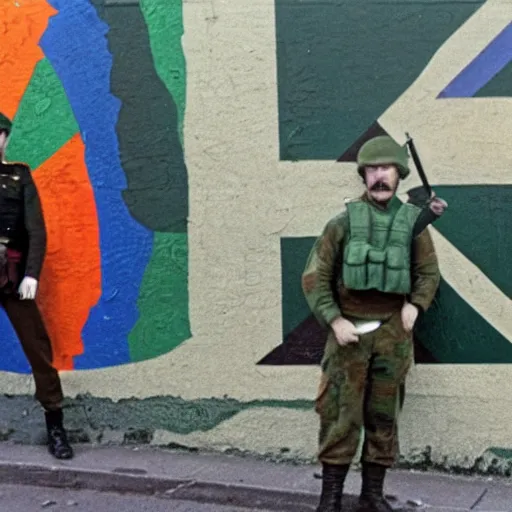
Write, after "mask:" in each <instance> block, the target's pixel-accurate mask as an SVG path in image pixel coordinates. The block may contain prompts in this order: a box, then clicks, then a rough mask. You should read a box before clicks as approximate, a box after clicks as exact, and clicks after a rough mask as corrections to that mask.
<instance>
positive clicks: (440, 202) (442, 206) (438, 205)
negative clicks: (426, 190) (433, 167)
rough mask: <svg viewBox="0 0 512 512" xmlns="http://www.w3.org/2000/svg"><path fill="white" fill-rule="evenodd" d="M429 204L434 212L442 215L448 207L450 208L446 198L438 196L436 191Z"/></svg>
mask: <svg viewBox="0 0 512 512" xmlns="http://www.w3.org/2000/svg"><path fill="white" fill-rule="evenodd" d="M429 206H430V209H431V210H432V211H433V212H434V214H435V215H437V216H438V217H440V216H441V215H443V213H444V211H445V210H446V208H448V203H447V202H446V201H445V200H444V199H441V198H440V197H437V196H436V193H435V192H432V199H431V200H430V205H429Z"/></svg>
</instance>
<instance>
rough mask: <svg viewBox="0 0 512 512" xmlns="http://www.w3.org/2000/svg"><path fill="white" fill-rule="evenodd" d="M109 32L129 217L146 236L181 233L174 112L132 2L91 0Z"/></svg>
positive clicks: (183, 188)
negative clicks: (150, 231) (145, 231)
mask: <svg viewBox="0 0 512 512" xmlns="http://www.w3.org/2000/svg"><path fill="white" fill-rule="evenodd" d="M92 3H93V4H94V5H95V7H96V9H97V11H98V14H99V15H100V17H101V18H102V19H103V21H105V22H106V23H107V24H108V25H109V27H110V30H109V31H108V34H107V38H108V42H109V49H110V52H111V53H112V56H113V64H112V75H111V91H112V94H113V95H114V96H116V97H117V98H119V99H120V100H121V102H122V104H121V110H120V112H119V120H118V123H117V132H118V139H119V151H120V158H121V165H122V167H123V170H124V172H125V174H126V179H127V189H126V190H124V191H123V199H124V201H125V203H126V205H127V207H128V209H129V211H130V213H131V215H132V216H133V217H134V218H135V219H136V220H137V221H138V222H140V223H141V224H142V225H144V226H146V227H147V228H149V229H150V230H152V231H165V232H182V233H183V232H186V229H187V217H188V176H187V169H186V165H185V159H184V155H183V148H182V145H181V141H180V138H179V134H178V110H177V108H176V104H175V103H174V100H173V98H172V96H171V94H169V91H168V90H167V88H166V87H165V84H164V83H163V82H162V80H161V79H160V77H159V76H158V74H157V72H156V69H155V65H154V62H153V56H152V54H151V48H150V41H149V34H148V29H147V26H146V23H145V21H144V18H143V15H142V12H141V10H140V6H139V5H138V3H130V4H110V5H109V4H107V5H105V0H92Z"/></svg>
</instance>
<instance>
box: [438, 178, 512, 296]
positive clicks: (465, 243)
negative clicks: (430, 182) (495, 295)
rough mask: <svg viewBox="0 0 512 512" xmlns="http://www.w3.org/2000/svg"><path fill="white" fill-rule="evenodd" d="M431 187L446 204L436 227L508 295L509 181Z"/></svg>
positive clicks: (511, 291) (511, 268)
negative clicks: (447, 206)
mask: <svg viewBox="0 0 512 512" xmlns="http://www.w3.org/2000/svg"><path fill="white" fill-rule="evenodd" d="M475 172H476V171H475ZM434 189H435V191H436V193H437V195H438V196H439V197H442V198H443V199H446V201H447V202H448V204H449V209H448V210H447V211H446V214H445V215H443V217H441V218H440V219H439V220H438V221H437V222H436V223H435V227H436V229H438V230H439V231H440V232H441V233H442V234H443V235H444V236H445V237H446V238H447V239H448V240H449V241H450V242H451V243H452V244H453V245H454V246H455V247H457V249H458V250H459V251H460V252H461V253H462V254H464V256H466V257H467V258H468V259H469V260H471V261H472V262H473V263H474V264H475V265H476V266H477V267H478V268H480V269H481V270H482V272H484V274H485V275H486V276H487V277H488V278H489V279H491V280H492V281H493V283H494V284H495V285H496V286H497V287H498V288H500V289H501V290H502V291H503V293H505V294H506V295H508V296H509V297H512V265H511V264H510V261H511V255H512V185H502V186H500V185H454V186H436V187H434Z"/></svg>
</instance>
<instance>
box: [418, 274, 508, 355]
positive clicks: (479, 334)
mask: <svg viewBox="0 0 512 512" xmlns="http://www.w3.org/2000/svg"><path fill="white" fill-rule="evenodd" d="M415 336H416V338H417V339H418V341H419V342H420V343H421V344H422V345H423V346H424V347H425V348H426V349H427V350H429V351H430V352H431V354H432V355H433V356H434V357H435V358H436V359H437V360H438V361H439V362H441V363H445V364H494V363H496V364H508V363H512V343H510V342H509V341H508V340H507V339H506V338H504V337H503V336H502V335H501V334H500V333H499V332H498V331H496V329H494V328H493V327H492V326H491V325H490V324H489V323H488V322H487V321H486V320H485V319H484V318H482V317H481V316H480V315H479V314H478V313H477V311H475V310H474V309H473V308H472V307H471V306H470V305H469V304H468V303H467V302H465V301H464V300H463V299H462V298H461V297H460V296H459V295H458V294H457V293H456V292H455V291H454V290H453V289H452V288H451V287H450V286H449V285H448V284H447V283H446V282H445V281H444V280H442V281H441V285H440V287H439V290H438V293H437V296H436V299H435V301H434V303H433V304H432V306H431V308H430V309H429V310H428V311H427V312H426V313H425V315H424V316H423V317H422V318H420V319H419V320H418V323H417V324H416V328H415Z"/></svg>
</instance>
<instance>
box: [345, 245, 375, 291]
mask: <svg viewBox="0 0 512 512" xmlns="http://www.w3.org/2000/svg"><path fill="white" fill-rule="evenodd" d="M369 250H370V245H369V244H367V243H366V242H358V241H353V240H349V242H348V244H347V247H346V249H345V258H344V265H343V286H345V288H348V289H354V290H364V289H366V285H367V280H368V276H367V264H366V262H367V258H368V251H369Z"/></svg>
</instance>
